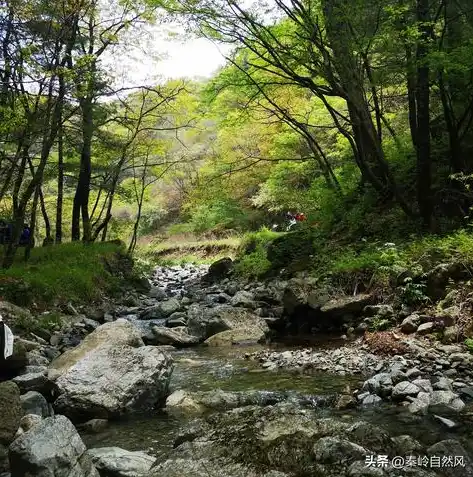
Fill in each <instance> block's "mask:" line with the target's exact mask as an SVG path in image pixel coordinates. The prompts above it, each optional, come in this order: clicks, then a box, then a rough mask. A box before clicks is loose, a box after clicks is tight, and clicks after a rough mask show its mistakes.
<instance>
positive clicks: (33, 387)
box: [13, 372, 48, 393]
mask: <svg viewBox="0 0 473 477" xmlns="http://www.w3.org/2000/svg"><path fill="white" fill-rule="evenodd" d="M13 381H14V382H15V383H16V384H17V385H18V387H19V388H20V391H21V392H22V393H26V392H28V391H38V392H41V391H45V390H46V387H47V384H48V378H47V377H46V375H45V374H44V372H41V373H28V374H22V375H20V376H16V377H14V378H13Z"/></svg>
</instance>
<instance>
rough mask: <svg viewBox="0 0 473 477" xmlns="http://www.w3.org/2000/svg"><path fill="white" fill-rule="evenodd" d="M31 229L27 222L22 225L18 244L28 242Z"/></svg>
mask: <svg viewBox="0 0 473 477" xmlns="http://www.w3.org/2000/svg"><path fill="white" fill-rule="evenodd" d="M30 236H31V229H30V228H29V226H28V224H24V225H23V232H22V233H21V237H20V245H28V244H29V243H30Z"/></svg>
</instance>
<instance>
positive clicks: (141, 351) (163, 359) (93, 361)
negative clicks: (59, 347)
mask: <svg viewBox="0 0 473 477" xmlns="http://www.w3.org/2000/svg"><path fill="white" fill-rule="evenodd" d="M172 369H173V364H172V358H171V356H170V355H169V354H168V353H164V352H162V350H161V349H160V348H158V347H155V346H144V347H140V348H132V347H131V346H125V345H122V346H107V347H103V346H102V347H99V348H97V349H95V350H93V351H91V352H89V353H88V354H87V355H86V356H85V357H84V358H83V359H81V360H80V361H78V362H77V363H76V364H75V365H74V366H72V367H71V368H70V369H68V371H67V372H65V373H64V374H63V375H61V376H60V377H59V378H58V379H57V380H56V383H55V384H56V387H57V392H58V393H59V397H58V398H57V399H56V401H55V403H54V406H55V408H56V409H57V410H58V411H59V412H60V413H62V414H64V415H67V416H69V417H71V418H72V419H74V420H78V421H85V420H88V419H91V418H105V419H107V418H115V417H118V416H121V415H124V414H130V413H134V412H139V411H143V410H146V409H150V408H153V407H155V406H159V405H161V404H164V401H165V399H166V397H167V395H168V386H169V379H170V377H171V373H172Z"/></svg>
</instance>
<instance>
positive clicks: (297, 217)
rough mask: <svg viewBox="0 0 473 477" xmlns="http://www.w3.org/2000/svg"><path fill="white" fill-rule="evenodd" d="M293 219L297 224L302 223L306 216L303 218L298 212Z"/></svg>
mask: <svg viewBox="0 0 473 477" xmlns="http://www.w3.org/2000/svg"><path fill="white" fill-rule="evenodd" d="M295 219H296V220H297V221H298V222H303V221H304V220H306V216H305V215H304V214H303V213H302V212H298V213H297V214H296V217H295Z"/></svg>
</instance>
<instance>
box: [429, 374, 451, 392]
mask: <svg viewBox="0 0 473 477" xmlns="http://www.w3.org/2000/svg"><path fill="white" fill-rule="evenodd" d="M451 382H452V381H451V380H450V379H448V378H444V377H439V378H436V379H434V380H433V382H432V388H433V389H435V390H436V391H451V390H452V385H451Z"/></svg>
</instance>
